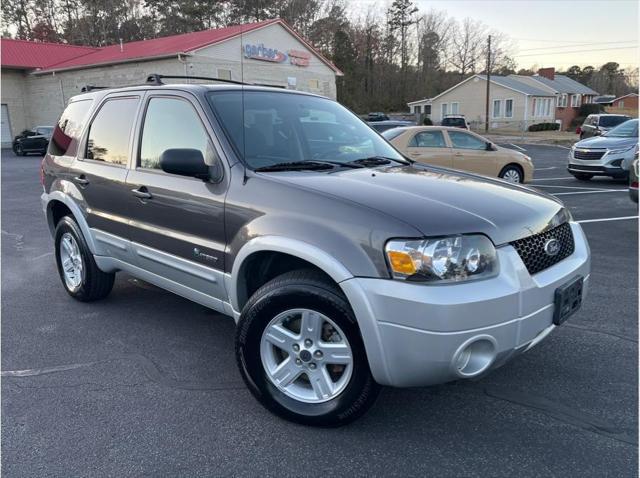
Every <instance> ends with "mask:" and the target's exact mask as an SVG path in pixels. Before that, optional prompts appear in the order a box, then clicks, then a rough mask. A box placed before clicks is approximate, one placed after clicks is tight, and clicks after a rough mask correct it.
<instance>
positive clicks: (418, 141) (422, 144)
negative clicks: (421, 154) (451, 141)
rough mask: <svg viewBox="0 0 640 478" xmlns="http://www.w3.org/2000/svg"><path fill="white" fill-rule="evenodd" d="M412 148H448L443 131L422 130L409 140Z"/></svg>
mask: <svg viewBox="0 0 640 478" xmlns="http://www.w3.org/2000/svg"><path fill="white" fill-rule="evenodd" d="M409 147H412V148H446V147H447V145H446V144H445V142H444V135H443V134H442V131H421V132H420V133H418V134H416V135H415V136H414V137H413V138H411V141H410V142H409Z"/></svg>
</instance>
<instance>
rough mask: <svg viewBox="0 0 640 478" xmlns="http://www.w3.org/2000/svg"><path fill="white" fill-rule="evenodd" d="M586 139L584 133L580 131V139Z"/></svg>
mask: <svg viewBox="0 0 640 478" xmlns="http://www.w3.org/2000/svg"><path fill="white" fill-rule="evenodd" d="M583 139H584V133H580V141H582V140H583Z"/></svg>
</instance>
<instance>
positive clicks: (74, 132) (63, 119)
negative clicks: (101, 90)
mask: <svg viewBox="0 0 640 478" xmlns="http://www.w3.org/2000/svg"><path fill="white" fill-rule="evenodd" d="M92 103H93V100H81V101H74V102H73V103H69V105H68V106H67V107H66V108H65V110H64V111H63V112H62V115H61V116H60V119H59V120H58V123H57V124H56V126H55V128H54V130H53V135H52V137H51V141H50V142H49V154H51V155H52V156H65V155H68V156H73V155H75V154H76V152H77V150H78V141H79V140H80V135H81V134H82V128H83V127H84V124H85V122H86V121H87V115H88V114H89V109H91V104H92Z"/></svg>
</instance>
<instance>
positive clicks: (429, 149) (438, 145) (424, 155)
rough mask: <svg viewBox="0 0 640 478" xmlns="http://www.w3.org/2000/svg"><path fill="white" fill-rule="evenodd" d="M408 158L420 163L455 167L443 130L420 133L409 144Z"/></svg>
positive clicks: (410, 139) (411, 138)
mask: <svg viewBox="0 0 640 478" xmlns="http://www.w3.org/2000/svg"><path fill="white" fill-rule="evenodd" d="M406 150H407V156H409V157H410V158H411V159H415V160H416V161H418V162H420V163H426V164H433V165H434V166H443V167H445V168H451V167H453V158H452V155H451V148H449V147H448V146H447V143H446V140H445V137H444V133H443V131H442V130H425V131H418V132H417V133H415V134H414V135H413V136H412V137H410V138H409V140H408V142H407V148H406Z"/></svg>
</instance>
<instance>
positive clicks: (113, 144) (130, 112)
mask: <svg viewBox="0 0 640 478" xmlns="http://www.w3.org/2000/svg"><path fill="white" fill-rule="evenodd" d="M138 103H139V98H138V97H135V98H131V97H127V98H112V99H109V100H107V101H106V102H105V103H104V104H103V105H102V107H101V108H100V110H99V111H98V114H97V115H96V116H95V117H94V119H93V122H92V123H91V126H90V127H89V135H88V138H87V148H86V154H85V158H86V159H91V160H93V161H102V162H105V163H110V164H114V165H118V166H126V165H127V160H128V158H129V139H130V137H131V130H132V127H133V123H134V121H135V117H136V112H137V110H138Z"/></svg>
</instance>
